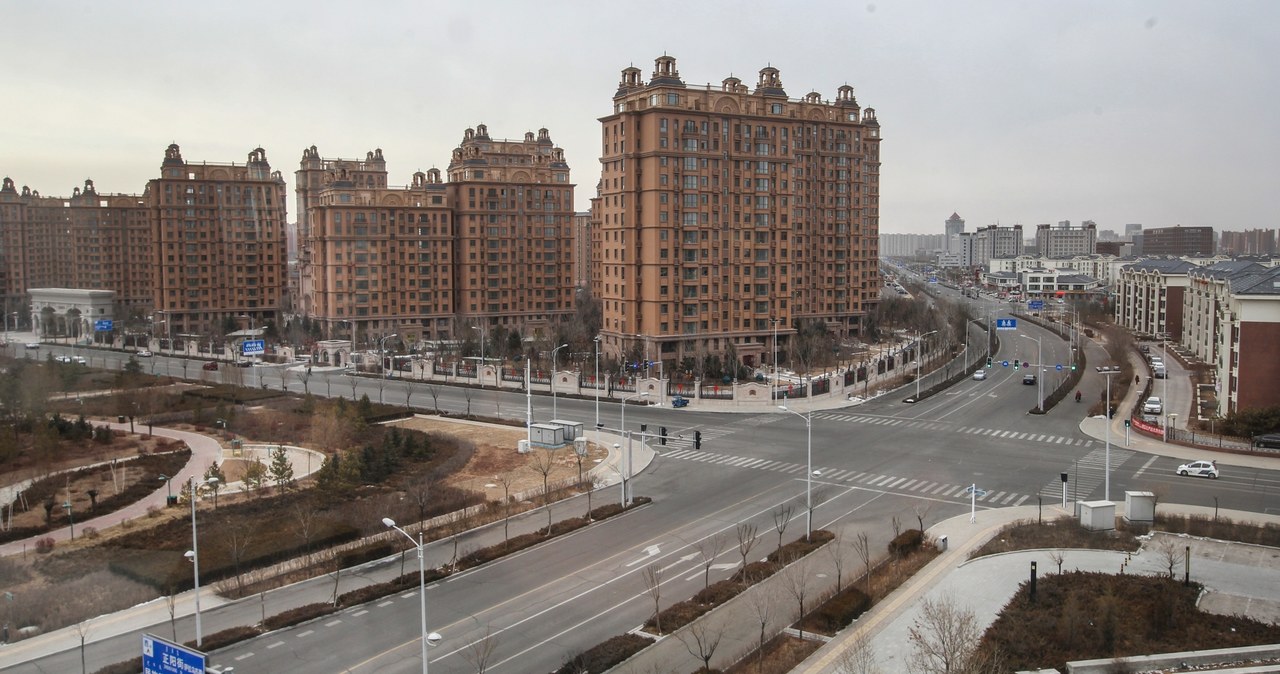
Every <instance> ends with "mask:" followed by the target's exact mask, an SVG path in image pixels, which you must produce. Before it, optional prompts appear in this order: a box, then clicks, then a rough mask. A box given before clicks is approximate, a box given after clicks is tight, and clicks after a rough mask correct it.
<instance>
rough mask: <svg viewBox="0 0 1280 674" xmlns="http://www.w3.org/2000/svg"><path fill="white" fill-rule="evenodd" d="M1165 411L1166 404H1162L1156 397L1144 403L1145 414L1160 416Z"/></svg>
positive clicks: (1143, 410)
mask: <svg viewBox="0 0 1280 674" xmlns="http://www.w3.org/2000/svg"><path fill="white" fill-rule="evenodd" d="M1163 411H1164V404H1163V403H1161V402H1160V399H1159V398H1157V397H1155V396H1151V397H1150V398H1147V402H1145V403H1142V412H1143V414H1160V413H1161V412H1163Z"/></svg>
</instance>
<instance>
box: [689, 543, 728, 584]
mask: <svg viewBox="0 0 1280 674" xmlns="http://www.w3.org/2000/svg"><path fill="white" fill-rule="evenodd" d="M693 547H694V548H695V549H696V550H697V551H698V556H699V557H701V558H702V588H703V589H704V590H705V589H706V588H708V587H711V565H713V564H715V563H716V557H719V556H720V553H722V552H724V550H725V538H724V534H715V535H713V536H708V537H706V538H703V539H702V540H700V541H698V542H697V543H694V544H693Z"/></svg>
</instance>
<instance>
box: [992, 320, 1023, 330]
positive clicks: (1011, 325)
mask: <svg viewBox="0 0 1280 674" xmlns="http://www.w3.org/2000/svg"><path fill="white" fill-rule="evenodd" d="M1017 329H1018V319H1016V318H997V319H996V330H1017Z"/></svg>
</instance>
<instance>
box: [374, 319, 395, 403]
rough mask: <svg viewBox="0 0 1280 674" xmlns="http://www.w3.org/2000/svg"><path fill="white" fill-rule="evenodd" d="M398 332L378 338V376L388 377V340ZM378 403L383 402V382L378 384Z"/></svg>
mask: <svg viewBox="0 0 1280 674" xmlns="http://www.w3.org/2000/svg"><path fill="white" fill-rule="evenodd" d="M395 336H396V333H394V332H393V333H391V334H389V335H386V336H384V337H382V338H380V339H379V340H378V377H380V378H382V379H386V378H387V349H386V346H387V340H388V339H391V338H392V337H395ZM378 404H379V405H381V404H382V384H379V385H378Z"/></svg>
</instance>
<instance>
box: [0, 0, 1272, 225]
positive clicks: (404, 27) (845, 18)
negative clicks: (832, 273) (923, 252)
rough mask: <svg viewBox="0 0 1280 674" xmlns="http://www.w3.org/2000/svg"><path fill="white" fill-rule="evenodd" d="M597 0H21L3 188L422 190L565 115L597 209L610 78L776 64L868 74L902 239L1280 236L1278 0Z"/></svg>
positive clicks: (845, 76)
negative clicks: (179, 158) (414, 186)
mask: <svg viewBox="0 0 1280 674" xmlns="http://www.w3.org/2000/svg"><path fill="white" fill-rule="evenodd" d="M583 7H584V5H582V4H580V3H574V2H569V1H568V0H560V1H556V0H551V1H549V2H544V3H538V4H536V5H530V4H527V3H517V2H503V1H500V0H499V1H495V2H491V3H488V4H486V5H483V6H477V5H463V4H449V3H444V4H442V5H441V6H438V7H432V8H431V11H430V12H426V11H424V9H423V6H421V5H418V4H414V3H409V2H389V3H380V4H378V5H373V6H370V7H368V8H361V9H360V10H359V11H352V10H351V8H350V7H349V6H348V5H336V4H329V3H324V2H320V3H307V4H302V3H300V2H281V3H268V4H261V3H256V4H250V3H244V2H236V1H232V2H227V3H217V4H206V5H186V4H170V3H161V2H152V1H145V0H144V1H142V2H136V3H130V4H128V5H119V6H115V5H111V4H110V3H90V2H65V3H57V4H54V5H49V4H39V3H37V4H14V5H10V6H8V7H6V19H7V21H8V23H9V24H10V25H15V26H19V25H20V26H23V30H21V31H14V34H13V35H11V36H10V38H9V39H8V40H6V41H5V42H4V43H3V44H0V56H3V57H4V62H5V63H7V64H10V69H9V71H8V72H7V77H6V79H7V82H8V86H7V94H8V95H7V96H6V98H7V99H8V101H9V103H10V104H9V105H8V106H7V107H5V108H4V109H3V112H0V175H4V176H9V177H12V178H13V180H14V181H15V182H16V183H17V184H18V185H19V186H22V185H27V186H30V187H31V188H32V189H35V190H39V191H40V192H41V193H42V194H43V195H46V196H70V195H71V192H72V190H73V189H74V188H75V187H77V186H80V185H81V184H83V181H84V180H85V179H86V178H91V179H93V181H94V182H95V184H96V185H97V187H98V190H99V192H110V193H140V192H141V191H142V190H143V188H144V187H145V186H146V183H147V180H149V179H150V178H152V177H154V175H155V174H156V172H157V171H158V169H159V166H160V162H161V161H162V160H163V157H164V150H165V147H166V146H168V144H169V143H171V142H176V143H178V144H179V145H181V146H182V148H183V154H184V156H186V157H187V158H188V159H189V160H190V161H210V162H232V161H234V162H243V161H244V160H245V158H246V156H247V154H248V153H249V152H250V151H251V150H253V149H254V148H255V147H262V148H264V149H265V150H266V152H267V158H268V160H269V161H270V163H271V166H272V168H273V169H277V170H280V171H282V172H283V173H284V174H285V177H286V180H287V181H288V186H287V189H288V191H289V192H290V193H292V192H293V188H294V185H293V172H294V171H295V170H296V169H297V167H298V162H299V160H300V158H301V156H302V152H303V149H304V148H307V147H310V146H311V145H316V146H318V148H319V151H320V153H321V154H322V155H323V156H326V157H350V158H359V157H363V156H364V155H365V153H366V152H367V151H370V150H373V149H375V148H381V149H382V151H383V154H384V155H385V156H386V160H387V170H388V174H389V175H388V181H389V183H391V184H398V185H404V184H408V183H409V182H410V181H411V179H412V174H413V173H414V172H415V171H418V170H422V171H425V170H427V169H430V168H432V167H435V168H440V169H444V168H445V167H446V166H447V165H448V162H449V159H450V156H451V152H452V150H453V149H454V148H455V147H457V146H458V145H459V143H460V142H461V140H462V138H463V133H464V131H465V130H466V129H467V128H474V127H476V125H478V124H482V123H483V124H486V125H487V126H488V127H489V130H490V133H491V134H492V135H493V137H494V138H495V139H499V138H507V139H519V138H521V137H523V136H524V134H525V133H526V132H528V131H533V132H537V130H538V129H540V128H544V127H545V128H547V129H548V130H549V132H550V136H551V138H552V140H553V141H554V142H555V143H556V145H558V146H560V147H563V148H564V150H565V155H566V159H567V162H568V164H569V166H570V167H571V169H572V171H573V179H574V180H575V181H576V184H577V189H576V194H575V208H576V210H578V211H585V210H587V208H588V205H589V200H590V199H591V197H593V196H594V195H595V187H596V181H597V179H598V177H599V174H600V170H599V168H600V167H599V159H600V154H601V151H600V149H601V132H600V125H599V122H598V121H597V120H598V118H600V117H603V116H606V115H608V114H609V113H610V112H611V98H612V96H613V94H614V92H615V91H616V89H617V84H618V78H619V73H620V72H621V70H622V69H623V68H626V67H628V66H630V65H635V66H636V67H638V68H639V69H640V70H641V71H642V73H643V76H644V77H645V78H648V77H649V76H650V73H651V72H652V70H653V60H654V59H655V58H656V57H658V56H661V55H662V54H663V53H670V54H672V55H674V56H676V57H678V58H679V65H680V69H681V73H680V74H681V77H682V78H683V80H684V81H685V82H687V83H689V86H691V87H694V86H699V87H700V86H702V85H705V84H713V85H718V84H719V82H720V81H721V80H722V79H724V78H725V77H729V76H731V75H732V76H736V77H739V78H741V79H742V80H743V81H745V82H753V81H754V80H755V74H756V72H757V71H758V70H759V69H761V68H764V67H766V66H773V67H776V68H778V69H779V70H780V73H781V80H782V83H783V86H784V88H785V89H786V91H787V94H788V96H789V97H790V98H793V99H798V98H801V97H803V96H804V95H805V94H807V93H809V92H810V91H817V92H819V93H820V94H821V95H822V97H823V98H824V99H827V100H831V99H834V98H835V96H836V90H837V88H838V87H840V86H841V85H844V84H850V85H853V86H854V88H855V95H856V97H857V99H858V102H859V103H860V104H861V106H862V107H863V108H875V109H876V111H877V114H878V116H879V119H880V124H881V128H882V132H883V138H884V141H883V146H882V160H883V168H882V172H881V192H882V198H881V207H880V230H881V231H882V232H885V233H898V232H905V233H940V232H942V231H943V223H944V221H945V220H946V219H947V217H948V216H949V215H950V214H951V213H953V212H955V213H958V214H959V215H960V216H961V217H962V218H964V219H965V221H966V223H967V227H966V229H967V230H968V231H973V230H974V229H976V228H978V227H984V226H988V225H992V224H1002V225H1011V224H1022V225H1024V226H1025V227H1028V228H1032V227H1034V226H1035V225H1036V224H1039V223H1046V222H1047V223H1057V222H1058V221H1060V220H1070V221H1071V222H1072V223H1073V224H1077V223H1079V222H1081V221H1084V220H1092V221H1094V222H1096V223H1097V224H1098V228H1099V229H1100V230H1114V231H1116V232H1122V231H1123V229H1124V226H1125V225H1126V224H1128V223H1142V224H1143V225H1144V226H1145V227H1148V228H1156V227H1169V226H1174V225H1178V224H1181V225H1184V226H1210V227H1213V228H1214V229H1215V230H1218V231H1224V230H1227V231H1240V230H1246V229H1256V228H1272V227H1275V226H1276V225H1275V217H1276V216H1275V215H1274V213H1273V211H1274V208H1273V203H1272V200H1271V199H1270V192H1271V190H1272V189H1273V186H1274V185H1275V184H1277V183H1280V167H1278V166H1277V165H1276V163H1275V162H1274V160H1273V159H1272V158H1273V157H1274V156H1276V155H1277V154H1280V126H1278V125H1276V124H1275V123H1274V121H1273V120H1272V119H1271V112H1270V111H1271V110H1273V109H1274V107H1275V106H1274V103H1275V102H1276V101H1277V99H1278V98H1280V73H1277V68H1276V66H1275V64H1276V63H1280V45H1277V43H1276V41H1275V40H1273V39H1271V37H1270V34H1269V33H1270V31H1271V30H1272V29H1271V26H1273V25H1274V24H1275V22H1276V20H1277V19H1280V5H1278V4H1276V3H1270V2H1233V3H1212V2H1190V1H1170V2H1165V1H1161V2H1156V1H1149V2H1135V3H1126V4H1123V5H1117V4H1115V3H1109V2H1093V1H1083V2H1071V3H1016V2H1011V1H1003V2H997V1H988V2H968V3H962V4H941V3H925V2H893V3H863V4H852V3H841V2H835V1H819V2H812V3H806V4H805V5H803V10H804V11H798V9H797V7H796V6H794V5H790V4H784V3H771V2H760V3H754V4H751V5H747V6H744V5H742V4H741V3H731V2H704V3H696V4H692V5H689V6H688V7H683V8H682V9H681V11H680V12H679V14H678V15H670V14H664V13H661V12H657V13H644V12H640V13H632V12H628V13H627V15H626V23H625V24H623V23H620V22H619V21H618V18H619V13H620V12H622V11H623V10H624V9H627V8H629V7H630V6H629V5H621V4H617V5H615V4H612V3H607V2H605V3H598V4H593V5H590V7H591V10H592V11H590V12H583V11H581V9H582V8H583ZM624 26H625V28H626V30H625V31H623V30H621V28H623V27H624ZM709 26H710V27H712V29H710V30H708V27H709ZM729 28H732V29H733V30H732V31H730V30H729ZM297 216H298V214H297V213H295V212H293V205H292V203H290V211H289V219H290V220H291V221H296V220H297Z"/></svg>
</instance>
